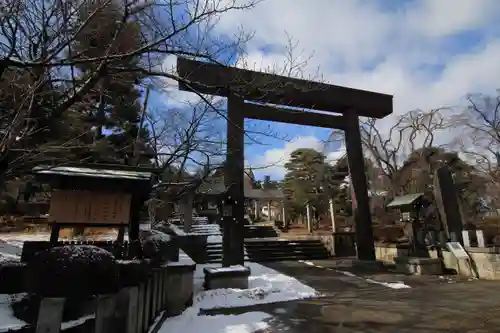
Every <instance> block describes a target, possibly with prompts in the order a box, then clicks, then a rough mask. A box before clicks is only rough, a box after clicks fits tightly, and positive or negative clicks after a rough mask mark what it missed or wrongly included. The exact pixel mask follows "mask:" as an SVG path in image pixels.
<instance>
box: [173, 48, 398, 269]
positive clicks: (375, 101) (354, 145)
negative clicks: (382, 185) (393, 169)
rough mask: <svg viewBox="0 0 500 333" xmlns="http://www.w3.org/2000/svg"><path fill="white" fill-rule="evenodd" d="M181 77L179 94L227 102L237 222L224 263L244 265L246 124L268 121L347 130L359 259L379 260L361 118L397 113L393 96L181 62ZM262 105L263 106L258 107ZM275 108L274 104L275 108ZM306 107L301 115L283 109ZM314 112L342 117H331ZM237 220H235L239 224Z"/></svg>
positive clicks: (229, 175) (229, 176)
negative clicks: (189, 92) (376, 251)
mask: <svg viewBox="0 0 500 333" xmlns="http://www.w3.org/2000/svg"><path fill="white" fill-rule="evenodd" d="M177 72H178V74H179V76H180V77H181V78H182V79H183V81H184V82H180V83H179V89H180V90H184V91H193V92H197V93H200V94H208V95H217V96H222V97H227V99H228V100H227V119H228V121H227V151H228V153H227V157H226V166H227V170H225V175H226V177H225V180H224V181H225V183H226V187H227V188H228V195H229V196H230V197H231V199H232V201H231V202H232V205H233V208H232V210H231V211H232V216H231V217H226V218H230V219H231V220H232V221H225V226H226V227H225V229H224V236H223V237H224V239H225V241H224V251H223V253H224V257H223V264H224V265H225V266H229V265H243V263H244V240H243V228H244V192H243V175H244V119H245V118H248V119H256V120H267V121H274V122H283V123H291V124H299V125H306V126H317V127H325V128H332V129H342V130H344V131H345V136H346V140H345V141H346V149H347V158H348V162H349V166H350V167H349V169H350V173H351V180H352V185H353V188H354V193H355V196H356V200H357V209H356V210H355V212H354V216H355V222H356V247H357V254H358V259H360V260H375V248H374V244H373V230H372V219H371V214H370V206H369V198H368V188H367V181H366V176H365V170H364V167H363V166H364V158H363V150H362V145H361V135H360V130H359V119H358V117H359V116H362V117H372V118H379V119H380V118H384V117H385V116H387V115H389V114H391V113H392V109H393V107H392V96H391V95H386V94H380V93H375V92H370V91H363V90H358V89H352V88H346V87H341V86H335V85H329V84H324V83H319V82H314V81H306V80H300V79H293V78H289V77H284V76H278V75H273V74H267V73H262V72H255V71H250V70H244V69H239V68H235V67H227V66H222V65H218V64H211V63H206V62H200V61H195V60H190V59H186V58H181V57H179V58H177ZM255 103H259V104H255ZM269 104H272V105H269ZM279 105H286V106H290V107H296V108H303V109H308V110H311V111H297V110H291V109H286V108H283V107H280V106H279ZM312 110H321V111H328V112H332V113H341V114H342V115H329V114H325V113H317V112H313V111H312ZM233 219H234V220H233Z"/></svg>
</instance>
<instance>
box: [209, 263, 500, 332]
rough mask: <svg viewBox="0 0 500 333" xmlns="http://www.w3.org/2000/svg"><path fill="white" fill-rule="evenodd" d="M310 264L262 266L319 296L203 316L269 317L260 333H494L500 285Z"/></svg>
mask: <svg viewBox="0 0 500 333" xmlns="http://www.w3.org/2000/svg"><path fill="white" fill-rule="evenodd" d="M314 264H315V265H319V266H322V267H323V268H318V267H314V266H308V265H306V264H304V263H298V262H281V263H272V264H269V265H268V266H270V267H271V268H273V269H276V270H278V271H281V272H283V273H285V274H288V275H291V276H294V277H296V278H297V279H298V280H300V281H302V282H304V283H306V284H308V285H310V286H312V287H314V288H316V289H317V290H318V291H320V292H322V293H323V294H324V295H325V296H323V297H320V298H316V299H306V300H297V301H292V302H280V303H273V304H263V305H256V306H250V307H245V308H238V309H224V310H211V311H209V312H207V314H217V313H223V314H239V313H244V312H249V311H262V312H266V313H269V314H271V315H273V319H272V320H271V321H270V322H269V324H270V327H269V328H268V329H265V330H262V331H261V333H263V332H269V333H270V332H292V333H294V332H296V333H302V332H307V333H319V332H364V333H366V332H394V333H403V332H412V333H415V332H422V333H424V332H425V333H433V332H436V333H437V332H464V333H465V332H474V333H482V332H500V282H495V281H479V280H475V281H468V280H462V279H457V278H448V277H445V278H440V277H438V276H435V277H415V276H405V275H400V274H393V273H391V272H388V271H377V272H369V271H364V272H360V271H359V270H357V271H356V270H353V269H351V270H350V271H349V267H347V265H344V266H342V265H339V264H338V263H335V262H334V261H333V260H330V261H321V262H320V261H317V262H314ZM327 268H330V269H327ZM335 270H344V271H349V272H350V273H353V274H354V273H355V275H357V276H348V275H345V274H342V273H339V272H337V271H335ZM366 278H370V279H374V280H377V281H384V279H385V281H387V279H389V280H391V279H392V280H398V281H402V280H403V281H404V282H405V283H406V284H409V285H411V286H412V288H406V289H391V288H388V287H385V286H383V285H380V284H374V283H370V282H367V281H366Z"/></svg>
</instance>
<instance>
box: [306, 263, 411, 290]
mask: <svg viewBox="0 0 500 333" xmlns="http://www.w3.org/2000/svg"><path fill="white" fill-rule="evenodd" d="M299 262H301V263H303V264H306V265H308V266H313V267H317V268H323V269H326V270H329V271H334V272H337V273H340V274H343V275H346V276H351V277H354V278H358V279H363V280H365V281H366V282H368V283H373V284H379V285H381V286H384V287H388V288H391V289H405V288H411V287H410V286H409V285H407V284H405V283H404V282H402V281H396V282H383V281H376V280H373V279H367V278H364V277H361V276H357V275H356V274H353V273H351V272H347V271H341V270H338V269H333V268H328V267H324V266H321V265H316V264H315V263H313V262H311V261H305V260H299Z"/></svg>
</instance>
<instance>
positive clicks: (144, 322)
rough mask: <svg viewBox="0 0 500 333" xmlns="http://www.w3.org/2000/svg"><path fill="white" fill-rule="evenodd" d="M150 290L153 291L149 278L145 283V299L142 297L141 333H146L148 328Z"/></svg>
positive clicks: (151, 280) (151, 281)
mask: <svg viewBox="0 0 500 333" xmlns="http://www.w3.org/2000/svg"><path fill="white" fill-rule="evenodd" d="M152 289H153V279H151V278H149V280H148V282H147V283H146V297H144V313H143V318H142V331H144V332H146V331H147V330H148V328H149V322H150V321H149V320H150V319H149V318H150V313H151V292H152Z"/></svg>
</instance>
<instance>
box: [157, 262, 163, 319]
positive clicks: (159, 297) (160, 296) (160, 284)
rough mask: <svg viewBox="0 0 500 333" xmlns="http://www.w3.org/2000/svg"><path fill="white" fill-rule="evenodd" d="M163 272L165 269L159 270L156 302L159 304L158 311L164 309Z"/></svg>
mask: <svg viewBox="0 0 500 333" xmlns="http://www.w3.org/2000/svg"><path fill="white" fill-rule="evenodd" d="M163 272H164V269H162V270H160V271H159V272H158V292H157V294H156V304H157V309H158V312H161V311H163V310H164V309H163V288H164V281H165V279H164V278H163Z"/></svg>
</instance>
